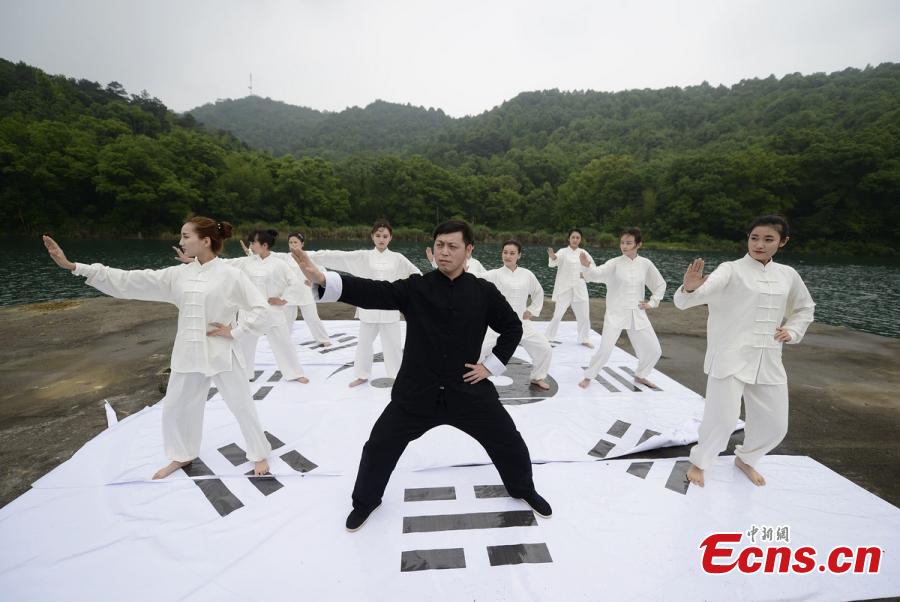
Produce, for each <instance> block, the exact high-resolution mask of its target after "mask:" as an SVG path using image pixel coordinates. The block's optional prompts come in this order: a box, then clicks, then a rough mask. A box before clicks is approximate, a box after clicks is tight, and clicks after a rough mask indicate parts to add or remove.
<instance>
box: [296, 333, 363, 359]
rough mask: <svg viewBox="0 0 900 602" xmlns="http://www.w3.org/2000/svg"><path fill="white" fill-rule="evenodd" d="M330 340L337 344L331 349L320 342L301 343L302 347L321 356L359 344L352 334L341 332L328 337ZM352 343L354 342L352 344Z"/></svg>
mask: <svg viewBox="0 0 900 602" xmlns="http://www.w3.org/2000/svg"><path fill="white" fill-rule="evenodd" d="M328 337H329V338H331V339H334V340H335V341H334V342H335V343H336V344H333V345H331V347H325V346H324V345H322V343H320V342H318V341H303V342H302V343H300V346H301V347H306V348H307V349H309V350H310V351H315V352H316V353H319V354H321V355H325V354H328V353H332V352H335V351H337V350H339V349H346V348H348V347H355V346H356V345H357V344H358V341H356V340H355V339H356V336H355V335H352V334H346V333H343V332H339V333H337V334H332V335H328ZM350 341H353V342H352V343H351V342H350Z"/></svg>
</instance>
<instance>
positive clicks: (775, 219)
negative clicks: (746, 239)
mask: <svg viewBox="0 0 900 602" xmlns="http://www.w3.org/2000/svg"><path fill="white" fill-rule="evenodd" d="M757 226H771V227H772V228H773V229H775V230H777V231H778V234H779V236H780V237H781V240H784V239H785V238H787V237H789V236H790V235H791V227H790V226H788V222H787V220H786V219H785V218H783V217H782V216H780V215H760V216H759V217H757V218H756V219H755V220H753V221H752V222H750V225H749V226H747V236H750V233H751V232H753V229H754V228H756V227H757Z"/></svg>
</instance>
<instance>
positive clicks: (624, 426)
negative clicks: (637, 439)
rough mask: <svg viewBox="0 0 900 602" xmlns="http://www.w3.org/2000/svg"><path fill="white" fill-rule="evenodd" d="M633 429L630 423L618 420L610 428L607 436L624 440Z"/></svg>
mask: <svg viewBox="0 0 900 602" xmlns="http://www.w3.org/2000/svg"><path fill="white" fill-rule="evenodd" d="M629 428H631V423H630V422H623V421H621V420H616V422H615V424H613V425H612V426H611V427H609V430H608V431H606V434H607V435H612V436H613V437H618V438H620V439H621V438H622V435H624V434H625V433H627V432H628V429H629Z"/></svg>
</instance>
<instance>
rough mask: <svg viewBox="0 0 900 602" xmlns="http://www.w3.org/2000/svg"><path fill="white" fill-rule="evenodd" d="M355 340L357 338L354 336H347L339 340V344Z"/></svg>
mask: <svg viewBox="0 0 900 602" xmlns="http://www.w3.org/2000/svg"><path fill="white" fill-rule="evenodd" d="M355 338H356V337H355V336H353V335H352V334H351V335H350V336H346V337H341V338H339V339H338V343H346V342H347V341H352V340H353V339H355Z"/></svg>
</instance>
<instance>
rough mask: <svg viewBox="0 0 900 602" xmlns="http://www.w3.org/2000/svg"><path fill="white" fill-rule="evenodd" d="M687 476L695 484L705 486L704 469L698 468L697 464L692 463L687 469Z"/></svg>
mask: <svg viewBox="0 0 900 602" xmlns="http://www.w3.org/2000/svg"><path fill="white" fill-rule="evenodd" d="M687 478H688V481H690V482H691V483H693V484H694V485H698V486H700V487H703V469H701V468H697V467H696V466H694V465H693V464H691V467H690V468H688V471H687Z"/></svg>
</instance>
